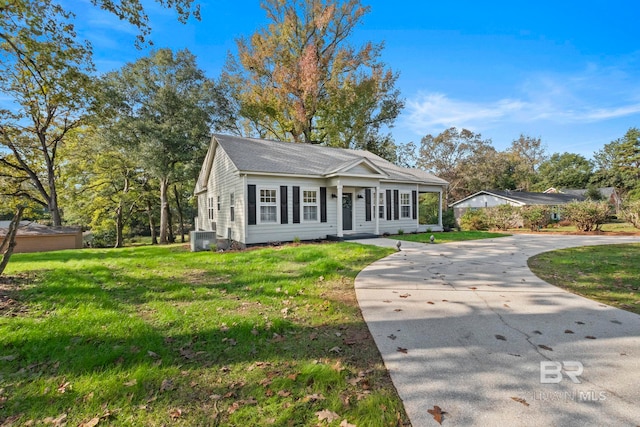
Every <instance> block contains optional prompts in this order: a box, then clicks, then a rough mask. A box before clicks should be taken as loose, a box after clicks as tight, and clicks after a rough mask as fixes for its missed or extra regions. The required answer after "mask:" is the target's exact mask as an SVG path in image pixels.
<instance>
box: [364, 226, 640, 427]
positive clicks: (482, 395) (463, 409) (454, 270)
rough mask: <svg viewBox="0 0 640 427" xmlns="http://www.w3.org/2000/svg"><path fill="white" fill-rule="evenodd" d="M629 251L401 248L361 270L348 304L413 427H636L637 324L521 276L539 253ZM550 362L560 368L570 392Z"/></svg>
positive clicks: (518, 246)
mask: <svg viewBox="0 0 640 427" xmlns="http://www.w3.org/2000/svg"><path fill="white" fill-rule="evenodd" d="M628 242H640V238H638V237H602V236H548V235H515V236H511V237H506V238H500V239H487V240H475V241H468V242H460V243H447V244H440V245H431V244H418V243H410V242H402V251H400V252H397V253H395V254H392V255H390V256H388V257H386V258H384V259H382V260H379V261H377V262H375V263H373V264H371V265H369V266H368V267H367V268H365V269H364V270H363V271H362V272H361V273H360V274H359V275H358V277H357V278H356V281H355V287H356V295H357V298H358V302H359V304H360V307H361V310H362V313H363V316H364V319H365V321H366V322H367V325H368V326H369V330H370V331H371V334H372V335H373V337H374V339H375V341H376V344H377V346H378V348H379V350H380V353H381V354H382V357H383V359H384V362H385V365H386V367H387V369H388V370H389V372H390V374H391V378H392V380H393V383H394V384H395V386H396V388H397V389H398V392H399V395H400V397H401V398H402V400H403V401H404V405H405V409H406V411H407V413H408V415H409V418H410V419H411V423H412V425H413V427H421V426H431V425H434V426H435V425H438V424H437V423H436V421H435V420H434V419H433V417H432V416H431V415H430V414H429V413H428V412H427V410H429V409H433V407H434V406H436V405H437V406H439V407H440V408H441V409H442V411H444V412H446V414H445V415H444V421H443V424H442V425H444V426H473V425H477V426H492V425H495V426H502V425H504V426H596V425H616V426H626V425H628V426H638V425H640V316H638V315H636V314H633V313H629V312H626V311H623V310H619V309H616V308H612V307H610V306H606V305H604V304H600V303H597V302H594V301H591V300H588V299H585V298H582V297H579V296H576V295H574V294H571V293H568V292H566V291H564V290H562V289H559V288H557V287H555V286H552V285H550V284H548V283H546V282H544V281H542V280H540V279H538V278H537V277H536V276H534V275H533V273H531V271H530V270H529V268H528V267H527V259H528V258H529V257H531V256H533V255H535V254H537V253H540V252H545V251H549V250H553V249H559V248H566V247H573V246H584V245H597V244H609V243H614V244H615V243H628ZM360 243H363V244H375V245H380V246H392V247H395V244H396V241H395V240H390V239H373V240H362V241H360ZM637 262H640V260H637ZM541 362H543V363H545V364H546V365H545V369H546V370H545V371H544V375H541ZM549 362H554V363H560V364H562V363H563V362H564V366H565V367H566V368H567V371H569V373H573V374H574V377H575V379H576V380H577V381H580V383H574V382H573V381H572V379H571V378H570V377H569V376H568V375H567V372H566V371H562V372H561V373H559V372H558V371H556V368H555V366H557V365H553V364H551V363H549ZM566 362H569V363H566ZM576 362H577V363H576ZM580 364H581V366H582V368H583V369H582V373H581V374H580V375H576V374H579V372H577V370H578V369H579V368H580ZM543 380H544V383H543ZM558 381H560V382H558Z"/></svg>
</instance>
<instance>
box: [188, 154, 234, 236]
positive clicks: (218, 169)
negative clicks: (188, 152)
mask: <svg viewBox="0 0 640 427" xmlns="http://www.w3.org/2000/svg"><path fill="white" fill-rule="evenodd" d="M231 193H234V199H235V206H234V221H231V219H230V216H231V214H230V206H229V201H230V200H229V199H230V197H229V195H230V194H231ZM218 197H220V210H218V209H217V203H218ZM208 198H213V200H214V204H216V207H215V210H214V219H213V221H214V222H215V223H216V234H217V236H218V238H219V239H226V238H227V237H228V235H227V234H228V229H229V228H231V238H232V239H233V240H237V241H239V242H243V241H244V235H243V233H244V221H245V203H244V192H243V186H242V178H241V177H240V175H239V174H238V171H237V170H236V168H235V166H234V165H233V163H232V162H231V160H230V159H229V157H228V156H227V154H226V153H225V152H224V150H223V149H222V147H220V146H218V148H217V150H216V155H215V158H214V159H213V167H212V168H211V174H210V175H209V181H208V182H207V192H206V193H204V194H202V195H200V196H198V218H199V221H198V222H199V225H200V227H201V228H202V229H204V230H211V229H212V227H211V220H210V219H209V218H208V212H207V209H208V205H207V202H208Z"/></svg>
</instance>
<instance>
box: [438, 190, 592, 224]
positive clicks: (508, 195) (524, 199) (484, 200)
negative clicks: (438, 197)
mask: <svg viewBox="0 0 640 427" xmlns="http://www.w3.org/2000/svg"><path fill="white" fill-rule="evenodd" d="M574 200H584V197H583V196H581V195H576V194H563V193H528V192H524V191H509V190H482V191H478V192H477V193H474V194H472V195H470V196H468V197H465V198H464V199H461V200H458V201H457V202H454V203H451V204H450V205H449V207H451V208H453V212H454V215H455V217H456V219H460V217H461V216H462V215H463V214H464V213H465V212H466V211H467V209H481V208H489V207H493V206H499V205H506V204H508V205H511V206H528V205H529V206H530V205H543V206H550V207H551V209H552V213H551V216H552V219H559V213H558V207H559V206H561V205H564V204H566V203H569V202H571V201H574Z"/></svg>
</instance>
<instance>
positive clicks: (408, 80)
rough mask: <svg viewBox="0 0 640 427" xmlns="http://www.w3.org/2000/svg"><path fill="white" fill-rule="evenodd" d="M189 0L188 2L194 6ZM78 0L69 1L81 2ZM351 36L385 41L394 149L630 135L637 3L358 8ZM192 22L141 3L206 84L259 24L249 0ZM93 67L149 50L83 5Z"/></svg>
mask: <svg viewBox="0 0 640 427" xmlns="http://www.w3.org/2000/svg"><path fill="white" fill-rule="evenodd" d="M196 1H197V0H196ZM88 2H89V0H74V2H73V3H74V4H76V5H81V4H88ZM363 3H364V4H368V5H369V6H370V7H371V12H370V13H369V14H368V15H366V16H365V18H364V22H363V24H362V25H360V26H359V27H358V29H357V31H356V33H355V34H354V37H353V38H352V43H353V44H355V45H360V44H362V43H364V42H365V41H368V40H371V41H374V42H384V44H385V49H384V51H383V54H382V60H383V61H384V62H385V63H386V64H387V65H388V66H389V67H390V68H391V69H393V70H394V71H398V72H399V73H400V78H399V80H398V82H397V87H398V88H399V89H400V91H401V94H402V97H403V98H404V99H405V101H406V107H405V109H404V111H403V113H402V114H401V116H400V117H399V118H398V120H397V121H396V125H395V127H394V128H393V129H391V132H392V134H393V136H394V138H395V140H396V142H397V143H405V142H409V141H413V142H415V143H419V142H420V139H421V138H422V137H423V136H424V135H426V134H434V135H435V134H438V133H440V132H441V131H442V130H444V129H446V128H448V127H451V126H456V127H459V128H467V129H470V130H473V131H474V132H479V133H481V134H482V136H483V137H484V138H487V139H491V140H492V141H493V145H494V146H495V147H496V148H497V149H499V150H502V149H505V148H506V147H508V146H509V144H510V143H511V141H512V140H514V139H517V138H518V136H519V135H520V134H525V135H529V136H532V137H536V138H537V137H539V138H541V139H542V141H543V143H544V144H545V145H546V147H547V150H548V152H549V153H554V152H560V153H562V152H565V151H567V152H572V153H579V154H582V155H584V156H586V157H591V156H592V154H593V152H594V151H596V150H599V149H601V148H602V147H603V146H604V144H606V143H608V142H610V141H612V140H614V139H616V138H619V137H621V136H623V135H624V133H625V132H626V131H627V130H628V129H629V128H630V127H640V45H639V44H640V25H638V17H639V16H640V13H639V12H640V2H637V0H628V1H616V0H610V1H606V2H605V1H562V0H556V1H554V2H551V1H545V0H540V1H536V2H514V1H509V2H507V1H491V2H478V1H437V2H436V1H430V0H425V1H389V0H371V1H368V2H366V1H364V2H363ZM200 4H201V8H202V21H200V22H198V21H194V20H191V21H189V23H188V24H186V25H182V24H180V23H178V22H177V20H176V19H175V13H174V12H173V11H170V10H164V9H161V8H159V7H157V6H155V5H154V4H152V3H150V6H149V8H148V10H149V12H150V13H149V15H150V18H151V26H152V28H153V33H152V35H151V39H152V40H153V42H154V45H155V47H158V48H160V47H169V48H172V49H174V50H178V49H183V48H189V49H190V50H191V52H193V53H194V54H195V55H196V56H197V57H198V63H199V66H200V67H201V68H202V69H204V70H205V71H206V72H207V74H208V75H209V76H210V77H213V78H216V77H217V76H218V75H219V73H220V70H221V68H222V66H223V64H224V62H225V57H226V55H227V53H228V52H234V51H235V42H234V40H235V39H236V38H237V37H239V36H249V35H250V34H252V33H253V31H254V30H255V29H256V28H258V27H259V26H262V25H264V24H265V22H266V19H265V16H264V12H263V10H262V9H261V8H260V6H259V1H258V0H236V1H229V0H215V1H214V0H201V1H200ZM76 14H77V15H78V18H79V20H78V27H79V30H80V34H81V35H82V36H83V37H86V38H87V39H89V40H90V41H91V42H92V44H93V46H94V49H95V61H96V65H97V67H98V69H99V71H101V72H104V71H110V70H113V69H117V68H119V67H120V66H122V65H123V64H124V63H125V62H128V61H133V60H135V59H136V58H137V57H140V56H144V55H146V54H148V49H145V50H136V49H135V48H134V47H133V41H134V37H135V34H136V30H135V29H134V28H131V27H130V26H128V25H127V24H125V23H122V22H119V21H117V19H115V18H113V17H111V16H109V15H107V14H105V13H102V12H99V11H97V10H96V9H95V8H92V7H86V8H85V7H81V8H78V10H76Z"/></svg>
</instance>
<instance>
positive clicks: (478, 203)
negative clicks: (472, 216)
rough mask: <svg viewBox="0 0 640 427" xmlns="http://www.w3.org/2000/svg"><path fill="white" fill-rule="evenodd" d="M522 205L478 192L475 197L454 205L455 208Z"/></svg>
mask: <svg viewBox="0 0 640 427" xmlns="http://www.w3.org/2000/svg"><path fill="white" fill-rule="evenodd" d="M507 204H509V205H511V206H522V203H517V202H513V201H510V200H506V199H503V198H501V197H496V196H492V195H490V194H478V195H477V196H475V197H471V198H470V199H467V200H465V201H464V202H461V203H458V204H456V205H455V208H490V207H492V206H499V205H507Z"/></svg>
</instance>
